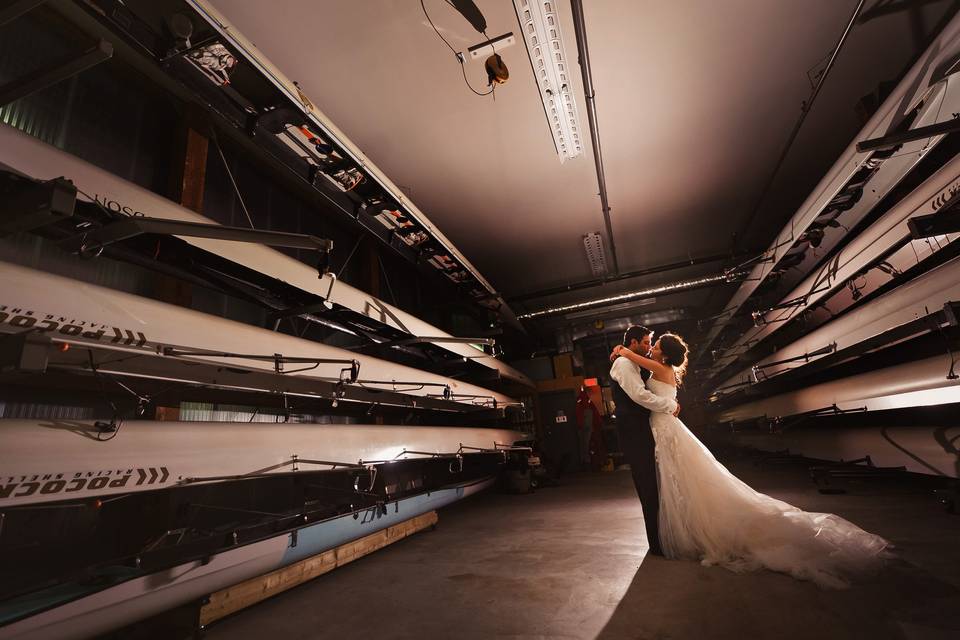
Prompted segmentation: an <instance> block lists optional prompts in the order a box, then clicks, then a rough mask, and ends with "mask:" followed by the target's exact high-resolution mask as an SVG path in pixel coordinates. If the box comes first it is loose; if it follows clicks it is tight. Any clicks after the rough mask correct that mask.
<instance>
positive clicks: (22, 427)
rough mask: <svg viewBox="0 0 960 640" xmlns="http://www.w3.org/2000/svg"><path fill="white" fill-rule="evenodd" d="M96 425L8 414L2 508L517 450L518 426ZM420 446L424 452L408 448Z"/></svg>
mask: <svg viewBox="0 0 960 640" xmlns="http://www.w3.org/2000/svg"><path fill="white" fill-rule="evenodd" d="M97 434H98V431H97V430H96V428H95V427H94V426H93V424H92V423H91V422H83V421H72V420H55V419H52V420H39V421H37V420H0V442H2V443H3V446H2V447H0V510H3V509H4V508H7V507H15V506H21V505H26V504H37V503H44V502H54V501H58V500H73V499H82V498H93V497H101V496H109V495H112V494H121V493H123V494H126V493H135V492H138V491H152V490H156V489H165V488H170V487H175V486H178V485H183V484H185V483H188V482H199V481H203V480H202V479H203V478H212V477H218V478H222V477H223V476H241V475H249V474H252V473H289V472H294V471H296V472H300V471H318V470H323V469H327V468H329V467H328V466H325V465H319V464H316V462H313V463H311V462H310V461H325V462H340V463H344V464H359V463H363V462H370V463H372V462H377V461H384V460H393V459H402V458H407V457H421V456H423V455H425V454H444V453H446V454H451V453H457V452H458V451H459V450H460V448H461V446H462V447H464V451H465V452H466V453H470V452H471V451H473V450H474V449H497V448H503V447H509V446H511V445H513V444H514V443H515V442H517V441H520V440H522V439H524V434H523V433H521V432H519V431H510V430H506V429H484V428H470V427H411V426H383V425H379V426H377V425H343V424H338V425H333V424H286V423H280V424H274V423H262V422H261V423H236V422H154V421H147V420H137V421H133V420H129V421H126V422H125V423H123V424H122V425H121V427H120V430H119V431H118V432H117V433H116V435H115V437H111V436H113V434H107V436H106V437H107V438H110V439H108V440H98V439H97ZM405 452H417V453H405Z"/></svg>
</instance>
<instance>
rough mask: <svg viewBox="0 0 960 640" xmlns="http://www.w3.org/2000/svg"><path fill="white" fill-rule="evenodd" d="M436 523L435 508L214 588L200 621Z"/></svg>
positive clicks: (220, 615) (211, 619)
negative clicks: (327, 548) (225, 586)
mask: <svg viewBox="0 0 960 640" xmlns="http://www.w3.org/2000/svg"><path fill="white" fill-rule="evenodd" d="M436 524H437V512H436V511H431V512H429V513H425V514H423V515H420V516H417V517H415V518H411V519H410V520H407V521H405V522H401V523H400V524H396V525H393V526H392V527H387V528H386V529H381V530H380V531H377V532H375V533H371V534H370V535H368V536H364V537H362V538H359V539H357V540H354V541H352V542H347V543H345V544H342V545H340V546H339V547H337V548H335V549H330V550H329V551H324V552H323V553H320V554H317V555H315V556H311V557H309V558H307V559H305V560H301V561H300V562H297V563H295V564H292V565H290V566H288V567H284V568H282V569H277V570H276V571H273V572H271V573H268V574H266V575H262V576H258V577H256V578H251V579H250V580H247V581H245V582H241V583H240V584H237V585H234V586H232V587H229V588H227V589H223V590H221V591H217V592H216V593H214V594H212V595H211V596H210V598H209V602H208V603H207V604H205V605H203V607H202V608H201V609H200V625H201V626H206V625H208V624H210V623H211V622H214V621H216V620H219V619H220V618H223V617H225V616H228V615H230V614H232V613H236V612H237V611H239V610H241V609H244V608H246V607H249V606H251V605H254V604H256V603H258V602H261V601H263V600H266V599H267V598H270V597H273V596H275V595H277V594H278V593H283V592H284V591H286V590H287V589H292V588H293V587H295V586H297V585H300V584H303V583H304V582H307V581H309V580H313V579H314V578H317V577H319V576H322V575H323V574H325V573H328V572H330V571H333V570H334V569H336V568H337V567H342V566H343V565H345V564H348V563H350V562H353V561H354V560H356V559H358V558H362V557H363V556H365V555H367V554H370V553H373V552H374V551H376V550H377V549H382V548H383V547H385V546H387V545H389V544H392V543H394V542H397V541H398V540H402V539H403V538H406V537H407V536H410V535H413V534H414V533H416V532H418V531H422V530H424V529H426V528H428V527H432V526H434V525H436Z"/></svg>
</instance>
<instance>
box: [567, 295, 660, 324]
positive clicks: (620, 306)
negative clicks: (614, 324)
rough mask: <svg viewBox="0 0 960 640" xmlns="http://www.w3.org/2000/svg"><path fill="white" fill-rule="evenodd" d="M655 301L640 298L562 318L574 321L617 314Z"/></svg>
mask: <svg viewBox="0 0 960 640" xmlns="http://www.w3.org/2000/svg"><path fill="white" fill-rule="evenodd" d="M656 301H657V299H656V298H641V299H640V300H635V301H633V302H624V303H622V304H615V305H613V306H612V307H604V308H602V309H588V310H587V311H577V312H576V313H568V314H567V315H565V316H563V317H564V318H565V319H567V320H576V319H578V318H589V317H592V316H596V315H599V314H604V315H606V314H608V313H617V312H618V311H629V310H632V309H636V308H637V307H645V306H647V305H650V304H655V303H656Z"/></svg>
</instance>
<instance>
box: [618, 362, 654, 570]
mask: <svg viewBox="0 0 960 640" xmlns="http://www.w3.org/2000/svg"><path fill="white" fill-rule="evenodd" d="M618 360H625V358H619V359H618ZM627 362H629V361H627ZM629 365H630V366H633V367H636V365H634V364H633V363H629ZM624 366H626V365H625V364H623V363H619V364H618V362H614V367H613V368H612V369H611V378H612V379H611V381H610V391H611V393H612V395H613V402H614V403H615V404H616V405H617V435H618V437H619V440H620V450H621V451H623V454H624V457H625V458H626V461H627V462H628V463H629V464H630V472H631V473H632V474H633V484H634V485H635V486H636V487H637V495H639V496H640V505H641V506H642V507H643V521H644V524H645V525H646V528H647V540H648V541H649V542H650V553H652V554H655V555H663V549H662V548H661V546H660V531H659V513H660V491H659V489H658V480H657V460H656V455H655V443H654V439H653V431H652V430H651V429H650V409H648V408H646V407H644V406H642V405H640V404H637V402H635V401H634V400H633V399H632V398H631V397H630V395H628V394H627V392H626V391H624V389H623V387H621V386H620V383H619V382H618V381H617V379H616V378H617V377H618V376H617V375H616V374H615V372H616V371H617V368H618V367H624ZM637 368H638V369H640V372H639V373H640V379H641V382H643V383H645V382H646V381H647V379H648V378H649V377H650V372H649V371H647V370H646V369H643V368H640V367H637ZM629 373H630V374H631V375H635V374H634V373H633V372H632V371H631V372H629ZM622 375H623V374H622V372H621V382H622V381H623V377H622ZM625 384H626V383H625ZM644 392H645V393H649V392H647V391H645V390H644ZM657 400H658V401H660V402H662V401H664V400H666V398H658V399H657Z"/></svg>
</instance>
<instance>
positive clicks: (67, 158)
mask: <svg viewBox="0 0 960 640" xmlns="http://www.w3.org/2000/svg"><path fill="white" fill-rule="evenodd" d="M0 168H5V169H7V170H10V171H15V172H17V173H20V174H22V175H25V176H27V177H30V178H34V179H38V180H50V179H53V178H58V177H61V176H62V177H65V178H67V179H69V180H71V181H72V182H73V183H74V184H75V185H76V186H77V188H78V189H79V190H80V191H81V192H83V194H86V196H84V195H83V194H81V197H89V198H92V199H94V200H96V201H97V202H99V203H100V204H101V205H102V206H104V207H106V208H107V209H111V210H113V211H116V212H118V213H126V214H128V215H134V214H138V215H144V216H148V217H152V218H163V219H167V220H179V221H186V222H197V223H203V224H216V222H214V221H213V220H211V219H209V218H206V217H204V216H202V215H200V214H198V213H194V212H193V211H190V210H189V209H185V208H183V207H181V206H180V205H177V204H175V203H173V202H171V201H170V200H167V199H166V198H164V197H162V196H159V195H157V194H155V193H153V192H151V191H148V190H146V189H144V188H142V187H139V186H137V185H135V184H132V183H130V182H127V181H126V180H123V179H121V178H118V177H117V176H115V175H113V174H111V173H109V172H107V171H104V170H103V169H99V168H97V167H95V166H93V165H92V164H90V163H88V162H85V161H83V160H81V159H79V158H77V157H75V156H72V155H70V154H68V153H65V152H63V151H60V150H59V149H56V148H55V147H52V146H50V145H48V144H45V143H43V142H41V141H39V140H37V139H36V138H33V137H31V136H29V135H27V134H25V133H23V132H21V131H18V130H17V129H14V128H13V127H11V126H8V125H6V124H3V123H0ZM181 239H182V240H184V241H185V242H187V243H189V244H191V245H193V246H195V247H198V248H200V249H203V250H205V251H209V252H211V253H214V254H216V255H219V256H221V257H223V258H225V259H227V260H230V261H232V262H235V263H237V264H240V265H243V266H245V267H247V268H250V269H253V270H255V271H258V272H260V273H262V274H264V275H267V276H270V277H272V278H276V279H277V280H280V281H282V282H285V283H287V284H289V285H291V286H294V287H297V288H298V289H301V290H303V291H307V292H309V293H312V294H315V295H319V296H323V297H325V298H326V299H327V300H328V301H329V302H331V303H334V304H339V305H342V306H344V307H346V308H348V309H351V310H352V311H355V312H357V313H362V314H363V315H366V316H368V317H370V318H373V319H375V320H377V321H379V322H382V323H385V324H388V325H390V326H392V327H394V328H396V329H400V330H401V331H405V332H407V333H409V334H411V335H413V336H417V337H451V336H450V334H448V333H446V332H444V331H442V330H441V329H438V328H437V327H434V326H432V325H430V324H429V323H427V322H424V321H423V320H421V319H419V318H417V317H416V316H414V315H411V314H409V313H406V312H405V311H402V310H400V309H398V308H396V307H394V306H391V305H389V304H387V303H386V302H384V301H383V300H380V299H379V298H375V297H373V296H371V295H369V294H366V293H363V292H362V291H359V290H358V289H354V288H353V287H351V286H350V285H348V284H344V283H343V282H340V281H338V280H334V279H333V277H332V276H330V275H326V276H324V277H323V278H322V279H318V278H317V271H316V269H313V268H311V267H309V266H307V265H305V264H303V263H302V262H300V261H298V260H295V259H293V258H291V257H289V256H287V255H286V254H283V253H281V252H279V251H275V250H273V249H271V248H269V247H266V246H263V245H257V244H249V243H242V242H231V241H227V240H211V239H208V238H193V237H183V238H181ZM435 344H437V346H439V347H442V348H443V349H446V350H447V351H450V352H451V353H455V354H457V355H458V356H461V357H464V358H470V359H472V360H474V361H475V362H478V363H480V364H481V365H483V366H485V367H489V368H491V369H495V370H496V371H498V372H499V374H500V375H501V376H503V377H504V378H507V379H509V380H512V381H514V382H518V383H520V384H522V385H525V386H527V387H533V386H534V385H533V382H532V381H531V380H530V378H528V377H527V376H526V375H524V374H523V373H521V372H520V371H518V370H516V369H514V368H513V367H511V366H509V365H507V364H505V363H503V362H501V361H500V360H498V359H496V358H494V357H493V356H490V355H487V354H485V353H483V352H482V351H479V350H478V349H476V348H474V347H472V346H470V345H469V344H463V343H449V342H438V343H435Z"/></svg>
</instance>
